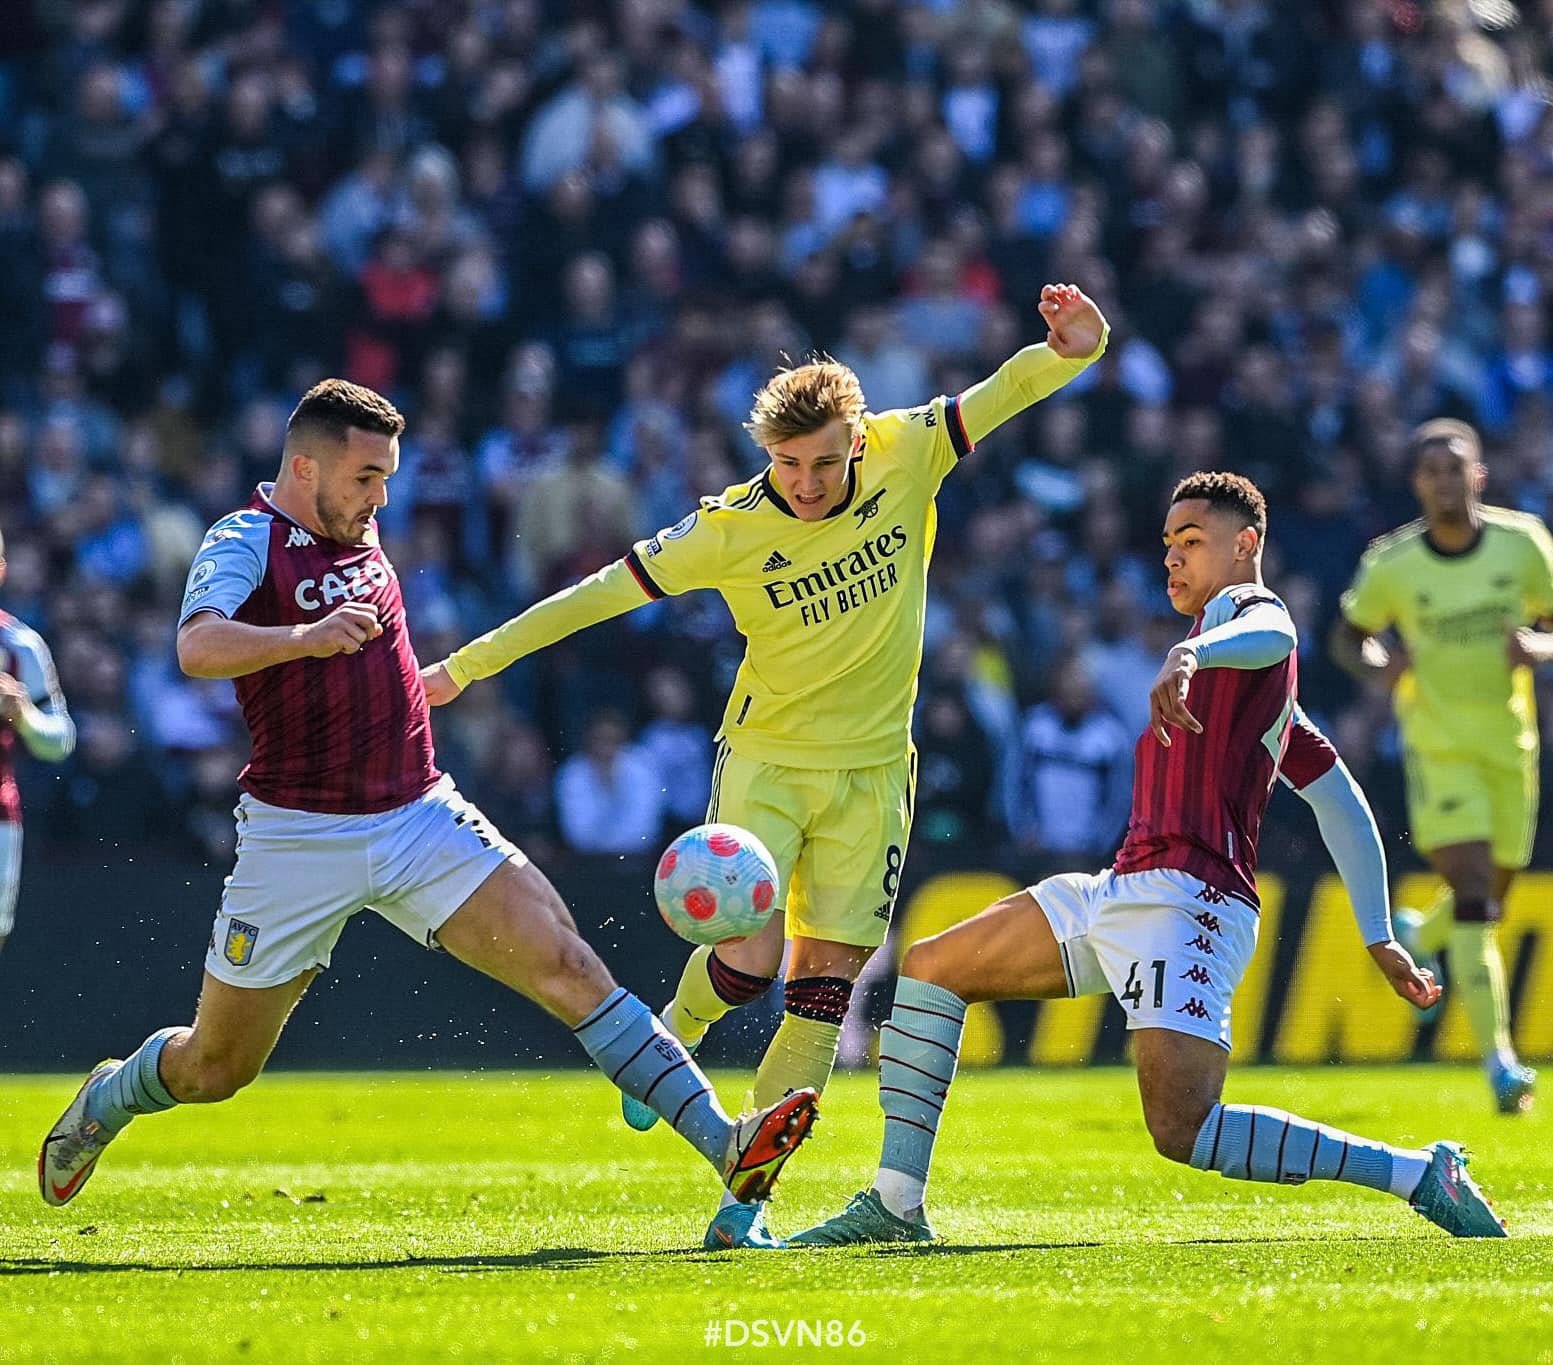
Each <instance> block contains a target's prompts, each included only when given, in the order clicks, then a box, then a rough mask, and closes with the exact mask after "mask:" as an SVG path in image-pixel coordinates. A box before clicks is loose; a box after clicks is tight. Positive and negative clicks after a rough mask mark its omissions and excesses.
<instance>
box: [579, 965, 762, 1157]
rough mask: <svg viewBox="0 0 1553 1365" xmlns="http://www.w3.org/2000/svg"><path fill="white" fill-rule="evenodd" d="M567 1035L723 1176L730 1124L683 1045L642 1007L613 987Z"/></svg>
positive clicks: (627, 993)
mask: <svg viewBox="0 0 1553 1365" xmlns="http://www.w3.org/2000/svg"><path fill="white" fill-rule="evenodd" d="M572 1032H573V1033H575V1034H576V1035H577V1041H578V1042H579V1043H581V1044H582V1045H583V1048H584V1049H585V1050H586V1051H587V1054H588V1056H590V1057H592V1058H593V1060H594V1061H595V1062H597V1063H598V1066H599V1070H600V1071H602V1072H603V1073H604V1074H605V1075H606V1076H608V1077H609V1079H610V1080H612V1081H613V1082H614V1083H615V1084H616V1085H618V1086H619V1087H620V1088H621V1089H622V1090H624V1091H625V1092H626V1094H628V1095H629V1096H630V1097H631V1098H632V1099H634V1100H640V1101H641V1102H642V1103H643V1104H645V1105H649V1106H650V1107H651V1108H653V1109H655V1110H656V1111H657V1112H658V1114H659V1115H660V1116H661V1117H663V1118H665V1119H667V1120H668V1122H669V1124H670V1126H671V1127H672V1128H673V1129H674V1130H675V1131H676V1132H677V1133H679V1135H680V1136H681V1137H682V1138H684V1139H685V1140H686V1141H687V1142H689V1143H690V1145H691V1146H692V1147H694V1148H695V1149H696V1151H698V1152H700V1153H701V1155H702V1156H704V1157H705V1158H706V1159H707V1160H708V1161H710V1162H711V1163H712V1165H713V1166H714V1167H716V1169H717V1172H718V1174H719V1175H721V1174H722V1168H723V1159H724V1157H725V1156H726V1155H727V1152H728V1137H729V1135H730V1134H731V1133H732V1131H733V1120H732V1119H730V1118H729V1117H728V1115H727V1114H726V1113H724V1112H723V1107H722V1105H720V1104H718V1102H717V1096H716V1094H715V1093H713V1090H712V1083H711V1082H710V1081H709V1080H707V1078H706V1076H705V1075H703V1074H702V1071H701V1068H700V1067H698V1066H697V1065H696V1064H695V1062H693V1061H692V1060H691V1059H690V1054H689V1053H688V1052H686V1051H685V1045H684V1044H683V1043H682V1042H680V1040H679V1039H678V1038H676V1037H675V1036H674V1035H673V1034H672V1033H670V1032H669V1031H668V1030H667V1029H666V1028H664V1027H663V1025H662V1024H661V1023H660V1022H659V1021H658V1018H657V1016H656V1015H655V1014H653V1012H652V1011H651V1010H650V1009H648V1008H647V1006H646V1005H644V1004H643V1003H642V1002H641V1001H640V1000H638V999H637V998H636V996H634V995H632V994H631V992H630V991H628V990H626V989H625V988H624V987H616V988H615V989H614V990H612V991H611V992H610V993H609V994H608V995H607V996H605V997H604V1000H603V1002H602V1003H601V1004H600V1005H599V1007H598V1008H597V1009H596V1010H594V1011H593V1013H592V1014H590V1015H589V1016H588V1017H587V1018H586V1019H584V1020H583V1021H582V1023H580V1024H578V1025H577V1027H576V1028H575V1029H573V1030H572Z"/></svg>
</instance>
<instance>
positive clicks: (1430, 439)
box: [1407, 417, 1483, 473]
mask: <svg viewBox="0 0 1553 1365" xmlns="http://www.w3.org/2000/svg"><path fill="white" fill-rule="evenodd" d="M1433 445H1443V446H1445V447H1446V448H1447V449H1448V450H1449V451H1450V452H1451V454H1452V455H1465V456H1466V457H1467V458H1468V459H1469V460H1471V461H1472V463H1473V464H1479V463H1481V462H1482V459H1483V442H1482V440H1481V439H1480V438H1479V436H1478V434H1477V429H1476V428H1475V427H1474V426H1473V425H1472V424H1471V423H1470V422H1463V421H1461V420H1459V419H1458V418H1455V417H1432V418H1430V419H1429V421H1427V422H1423V423H1420V424H1419V425H1418V426H1416V427H1414V428H1413V433H1412V435H1410V436H1409V437H1408V438H1407V463H1408V472H1409V473H1412V472H1413V471H1414V470H1415V469H1417V468H1418V457H1419V456H1420V455H1422V454H1423V453H1424V451H1426V450H1427V449H1428V448H1429V447H1430V446H1433Z"/></svg>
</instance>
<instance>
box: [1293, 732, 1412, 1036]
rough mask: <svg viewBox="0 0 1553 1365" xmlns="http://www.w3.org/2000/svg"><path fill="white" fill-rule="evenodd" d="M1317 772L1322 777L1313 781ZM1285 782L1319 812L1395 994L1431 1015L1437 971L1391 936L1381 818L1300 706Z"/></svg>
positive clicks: (1365, 935) (1324, 835) (1366, 936)
mask: <svg viewBox="0 0 1553 1365" xmlns="http://www.w3.org/2000/svg"><path fill="white" fill-rule="evenodd" d="M1323 769H1324V771H1322V770H1323ZM1318 771H1319V772H1320V776H1319V777H1315V778H1314V779H1310V778H1309V774H1311V773H1313V772H1318ZM1282 776H1283V780H1284V782H1285V783H1287V784H1288V785H1289V786H1291V787H1293V788H1294V790H1295V791H1296V792H1298V793H1299V795H1300V798H1301V800H1303V801H1304V802H1305V804H1306V805H1308V806H1309V807H1310V808H1311V810H1312V811H1313V812H1314V813H1315V816H1316V824H1317V826H1318V828H1319V829H1320V830H1321V841H1322V842H1323V843H1324V844H1325V845H1326V846H1327V852H1328V853H1330V854H1331V855H1332V862H1333V863H1334V864H1335V865H1336V867H1337V875H1338V876H1339V877H1341V878H1342V881H1343V886H1344V887H1345V888H1346V889H1347V891H1348V899H1349V901H1350V902H1351V904H1352V905H1353V915H1354V920H1355V922H1356V923H1357V924H1358V926H1359V935H1360V937H1361V938H1362V939H1363V940H1364V946H1365V947H1366V948H1367V949H1368V950H1369V954H1370V957H1371V958H1372V959H1373V960H1374V962H1375V965H1376V966H1377V967H1379V968H1380V970H1381V972H1382V974H1384V976H1385V978H1386V980H1387V981H1388V982H1390V983H1391V989H1392V990H1394V991H1395V992H1396V993H1397V994H1398V995H1400V996H1401V997H1402V998H1403V999H1404V1000H1406V1001H1407V1002H1408V1003H1409V1004H1413V1005H1417V1006H1418V1008H1419V1009H1427V1008H1428V1007H1429V1006H1430V1005H1431V1004H1433V1003H1434V1001H1436V1000H1437V999H1439V996H1440V987H1439V985H1438V984H1437V983H1436V982H1435V979H1434V975H1433V973H1432V972H1429V971H1427V970H1424V969H1422V968H1420V967H1419V966H1418V965H1417V964H1416V963H1414V961H1413V959H1412V957H1411V956H1410V955H1409V954H1408V951H1407V949H1405V948H1404V947H1403V946H1402V945H1401V944H1400V943H1398V942H1397V941H1396V939H1395V938H1393V937H1392V932H1391V893H1390V888H1389V883H1388V880H1387V876H1386V849H1385V845H1384V844H1382V842H1381V837H1380V830H1379V828H1378V827H1377V826H1376V824H1375V813H1374V812H1373V811H1372V810H1371V809H1370V803H1369V801H1368V800H1366V799H1365V795H1364V789H1363V788H1362V787H1360V786H1359V784H1358V782H1357V781H1355V780H1354V776H1353V774H1352V773H1351V772H1349V770H1348V766H1347V764H1345V763H1344V762H1343V760H1342V759H1341V758H1340V757H1339V756H1338V754H1337V751H1336V750H1335V749H1333V748H1332V746H1331V745H1330V744H1329V743H1328V742H1327V739H1326V736H1325V735H1323V734H1322V733H1321V731H1320V730H1318V729H1317V728H1316V727H1315V725H1314V724H1312V722H1311V721H1310V720H1309V719H1308V718H1307V717H1306V716H1305V715H1304V713H1303V712H1302V711H1300V710H1299V709H1298V708H1296V710H1295V714H1294V724H1293V726H1292V728H1291V730H1290V732H1289V746H1288V750H1287V752H1286V754H1285V756H1284V763H1283V773H1282Z"/></svg>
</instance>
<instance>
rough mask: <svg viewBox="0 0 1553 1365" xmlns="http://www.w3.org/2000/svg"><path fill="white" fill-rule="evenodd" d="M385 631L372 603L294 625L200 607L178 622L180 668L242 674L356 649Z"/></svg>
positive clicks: (201, 674) (194, 674)
mask: <svg viewBox="0 0 1553 1365" xmlns="http://www.w3.org/2000/svg"><path fill="white" fill-rule="evenodd" d="M382 633H383V627H382V625H381V624H379V622H378V619H377V608H376V607H375V606H373V605H372V604H371V603H370V602H347V603H345V605H344V606H340V607H336V608H335V609H334V610H333V611H331V612H330V613H329V614H328V615H327V616H325V617H323V618H321V619H320V620H317V621H307V622H304V623H302V624H301V625H295V626H251V625H249V624H248V623H247V622H245V621H229V620H227V619H226V617H224V616H221V615H219V614H217V613H216V612H213V611H201V612H196V613H195V614H194V615H193V616H191V617H189V619H188V620H187V621H185V622H184V623H183V624H182V625H181V626H179V627H178V667H179V668H181V669H182V670H183V671H184V672H185V673H186V674H188V676H189V677H191V678H242V677H246V676H247V675H248V674H250V673H257V672H259V670H260V669H264V668H272V667H273V666H274V665H276V664H284V663H290V662H291V661H292V660H293V659H327V658H329V657H330V656H331V655H334V654H354V653H356V651H357V650H359V649H361V648H362V647H363V646H364V645H366V644H367V643H368V642H369V641H371V640H375V639H377V637H378V636H379V635H381V634H382Z"/></svg>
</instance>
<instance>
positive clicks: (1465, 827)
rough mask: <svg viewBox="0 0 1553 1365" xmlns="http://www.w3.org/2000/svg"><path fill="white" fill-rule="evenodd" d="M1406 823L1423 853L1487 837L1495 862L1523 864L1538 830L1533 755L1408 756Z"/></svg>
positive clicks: (1533, 752) (1499, 864) (1498, 864)
mask: <svg viewBox="0 0 1553 1365" xmlns="http://www.w3.org/2000/svg"><path fill="white" fill-rule="evenodd" d="M1406 771H1407V808H1408V823H1409V825H1410V826H1411V829H1412V835H1413V845H1414V847H1415V848H1417V849H1418V850H1419V851H1420V852H1421V853H1432V852H1433V851H1434V850H1435V849H1437V848H1447V847H1449V846H1450V845H1452V844H1470V843H1478V842H1484V841H1486V842H1487V843H1489V844H1490V845H1492V847H1493V851H1494V866H1496V867H1504V868H1521V867H1525V866H1526V864H1527V863H1528V862H1530V861H1531V845H1532V838H1533V836H1534V835H1535V833H1536V829H1537V796H1538V783H1537V753H1536V750H1527V751H1520V752H1518V753H1516V754H1515V755H1514V756H1513V757H1511V758H1510V761H1508V762H1491V761H1489V760H1487V759H1484V758H1479V757H1474V756H1472V755H1469V754H1421V753H1415V752H1413V751H1411V750H1410V751H1408V754H1407V763H1406Z"/></svg>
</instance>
